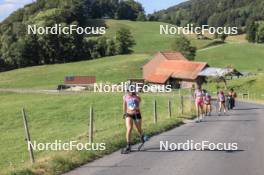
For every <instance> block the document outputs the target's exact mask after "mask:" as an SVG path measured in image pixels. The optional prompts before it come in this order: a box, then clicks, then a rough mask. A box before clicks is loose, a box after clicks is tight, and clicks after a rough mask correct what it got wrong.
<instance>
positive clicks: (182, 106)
mask: <svg viewBox="0 0 264 175" xmlns="http://www.w3.org/2000/svg"><path fill="white" fill-rule="evenodd" d="M183 108H184V105H183V96H181V114H183Z"/></svg>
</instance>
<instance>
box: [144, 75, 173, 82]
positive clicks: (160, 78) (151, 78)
mask: <svg viewBox="0 0 264 175" xmlns="http://www.w3.org/2000/svg"><path fill="white" fill-rule="evenodd" d="M169 77H170V75H158V74H152V75H150V76H149V77H148V79H147V80H148V81H150V82H153V83H154V82H155V83H160V84H164V83H165V82H166V81H167V80H168V79H169Z"/></svg>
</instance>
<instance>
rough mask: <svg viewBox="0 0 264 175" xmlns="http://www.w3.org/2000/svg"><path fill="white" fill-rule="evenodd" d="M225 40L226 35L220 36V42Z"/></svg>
mask: <svg viewBox="0 0 264 175" xmlns="http://www.w3.org/2000/svg"><path fill="white" fill-rule="evenodd" d="M226 38H227V35H226V34H224V33H223V34H221V35H220V39H221V41H222V42H225V40H226Z"/></svg>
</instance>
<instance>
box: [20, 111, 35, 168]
mask: <svg viewBox="0 0 264 175" xmlns="http://www.w3.org/2000/svg"><path fill="white" fill-rule="evenodd" d="M22 117H23V123H24V128H25V134H26V139H25V140H26V142H27V148H28V152H29V157H30V161H31V163H34V162H35V158H34V153H33V148H32V145H31V144H30V143H31V138H30V133H29V129H28V121H27V115H26V112H25V109H24V108H22Z"/></svg>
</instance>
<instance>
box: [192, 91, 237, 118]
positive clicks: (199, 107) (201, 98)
mask: <svg viewBox="0 0 264 175" xmlns="http://www.w3.org/2000/svg"><path fill="white" fill-rule="evenodd" d="M236 97H237V94H236V92H235V91H234V89H233V88H232V89H231V90H230V92H229V93H228V95H227V98H226V96H225V93H224V91H223V90H220V91H218V92H217V103H218V110H217V112H218V116H220V115H221V113H222V111H224V115H226V112H227V107H226V100H227V105H228V109H233V108H234V107H235V98H236ZM194 99H195V106H196V112H197V122H201V121H202V120H203V118H204V117H205V116H211V112H212V97H211V95H210V94H209V93H208V92H207V91H206V90H205V89H202V88H201V86H199V87H198V88H197V89H196V90H195V91H194Z"/></svg>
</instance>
